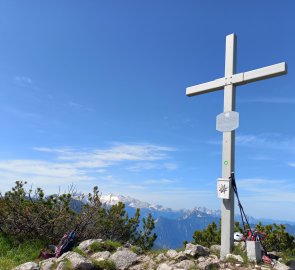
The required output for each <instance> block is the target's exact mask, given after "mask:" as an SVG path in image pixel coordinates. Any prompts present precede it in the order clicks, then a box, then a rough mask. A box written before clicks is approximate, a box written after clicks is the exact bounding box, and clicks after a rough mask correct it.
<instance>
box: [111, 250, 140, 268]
mask: <svg viewBox="0 0 295 270" xmlns="http://www.w3.org/2000/svg"><path fill="white" fill-rule="evenodd" d="M110 260H111V261H113V262H114V263H115V264H116V268H117V269H120V270H125V269H128V267H129V266H131V265H133V264H134V263H135V262H137V261H138V257H137V255H136V254H135V253H134V252H132V251H130V250H127V249H126V250H119V251H117V252H115V253H114V254H113V255H112V256H111V257H110Z"/></svg>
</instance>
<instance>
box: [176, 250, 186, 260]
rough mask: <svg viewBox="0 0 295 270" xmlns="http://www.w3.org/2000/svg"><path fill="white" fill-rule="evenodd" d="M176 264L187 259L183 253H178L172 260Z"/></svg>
mask: <svg viewBox="0 0 295 270" xmlns="http://www.w3.org/2000/svg"><path fill="white" fill-rule="evenodd" d="M174 259H175V261H176V262H181V261H183V260H186V259H188V257H187V255H186V254H185V253H184V251H180V252H178V254H177V256H176V257H175V258H174Z"/></svg>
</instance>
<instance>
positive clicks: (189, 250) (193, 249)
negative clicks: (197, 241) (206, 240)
mask: <svg viewBox="0 0 295 270" xmlns="http://www.w3.org/2000/svg"><path fill="white" fill-rule="evenodd" d="M184 253H185V254H187V255H190V256H192V257H198V256H206V255H209V253H210V250H209V248H207V247H203V246H201V245H193V244H191V243H188V244H186V246H185V251H184Z"/></svg>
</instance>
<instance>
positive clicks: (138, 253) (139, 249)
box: [130, 246, 143, 255]
mask: <svg viewBox="0 0 295 270" xmlns="http://www.w3.org/2000/svg"><path fill="white" fill-rule="evenodd" d="M130 250H131V251H133V252H134V253H135V254H137V255H141V254H143V250H142V248H141V247H138V246H132V247H131V249H130Z"/></svg>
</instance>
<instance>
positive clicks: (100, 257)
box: [90, 251, 111, 261]
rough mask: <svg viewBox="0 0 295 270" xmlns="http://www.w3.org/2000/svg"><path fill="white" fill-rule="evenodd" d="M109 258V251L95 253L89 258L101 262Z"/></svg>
mask: <svg viewBox="0 0 295 270" xmlns="http://www.w3.org/2000/svg"><path fill="white" fill-rule="evenodd" d="M110 256H111V253H110V252H109V251H101V252H95V253H93V254H92V255H91V256H90V257H91V258H92V259H94V260H96V261H103V260H106V259H108V258H109V257H110Z"/></svg>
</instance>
